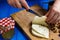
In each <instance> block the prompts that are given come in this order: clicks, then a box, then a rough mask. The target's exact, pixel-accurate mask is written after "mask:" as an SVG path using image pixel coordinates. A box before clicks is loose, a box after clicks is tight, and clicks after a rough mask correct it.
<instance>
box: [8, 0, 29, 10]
mask: <svg viewBox="0 0 60 40" xmlns="http://www.w3.org/2000/svg"><path fill="white" fill-rule="evenodd" d="M7 2H8V4H10V5H11V6H14V7H17V8H22V6H24V7H25V8H26V9H27V10H28V9H29V6H28V4H27V2H26V1H25V0H7Z"/></svg>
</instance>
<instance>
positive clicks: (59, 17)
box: [55, 15, 60, 24]
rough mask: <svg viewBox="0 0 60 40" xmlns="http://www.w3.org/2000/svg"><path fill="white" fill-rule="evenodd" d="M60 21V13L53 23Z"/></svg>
mask: <svg viewBox="0 0 60 40" xmlns="http://www.w3.org/2000/svg"><path fill="white" fill-rule="evenodd" d="M59 21H60V15H59V16H58V18H57V20H56V21H55V24H56V23H57V22H59Z"/></svg>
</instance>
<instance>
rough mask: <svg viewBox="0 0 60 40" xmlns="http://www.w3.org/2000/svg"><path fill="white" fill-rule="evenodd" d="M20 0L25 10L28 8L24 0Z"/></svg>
mask: <svg viewBox="0 0 60 40" xmlns="http://www.w3.org/2000/svg"><path fill="white" fill-rule="evenodd" d="M20 1H21V4H22V6H24V7H25V8H26V9H27V10H28V9H30V8H29V6H28V4H27V2H26V1H25V0H20Z"/></svg>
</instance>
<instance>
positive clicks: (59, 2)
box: [52, 0, 60, 12]
mask: <svg viewBox="0 0 60 40" xmlns="http://www.w3.org/2000/svg"><path fill="white" fill-rule="evenodd" d="M52 9H53V10H55V11H57V12H60V0H56V1H55V3H54V5H53V7H52Z"/></svg>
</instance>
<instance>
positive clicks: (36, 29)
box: [32, 24, 49, 38]
mask: <svg viewBox="0 0 60 40" xmlns="http://www.w3.org/2000/svg"><path fill="white" fill-rule="evenodd" d="M32 34H34V35H36V36H39V37H43V38H49V29H48V28H47V27H44V26H41V25H38V24H32Z"/></svg>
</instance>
